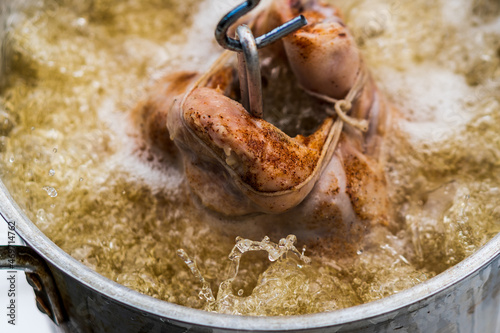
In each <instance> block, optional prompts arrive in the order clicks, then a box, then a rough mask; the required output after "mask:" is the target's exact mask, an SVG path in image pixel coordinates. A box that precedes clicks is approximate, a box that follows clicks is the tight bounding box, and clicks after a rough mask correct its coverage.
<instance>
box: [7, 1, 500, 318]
mask: <svg viewBox="0 0 500 333" xmlns="http://www.w3.org/2000/svg"><path fill="white" fill-rule="evenodd" d="M237 3H238V1H235V2H233V1H227V2H220V1H208V0H207V1H195V0H188V1H186V0H182V1H181V0H164V1H160V0H146V1H135V0H130V1H126V2H123V1H117V0H94V1H90V2H80V1H74V0H65V1H57V2H56V1H51V0H38V1H31V2H29V3H28V2H26V3H24V2H17V1H16V2H15V4H12V6H14V5H15V6H18V7H19V8H18V10H19V12H18V13H17V14H16V15H12V16H11V17H10V19H9V20H8V22H9V26H8V30H7V31H8V33H7V34H6V36H5V37H4V38H3V40H2V62H3V63H4V64H6V65H7V66H3V67H2V73H1V74H2V75H1V76H2V82H1V84H2V85H1V87H0V164H1V169H0V173H1V177H2V180H3V181H4V183H5V184H6V186H7V187H8V188H9V190H10V191H11V193H12V195H13V197H14V198H15V199H16V201H17V202H18V203H19V205H20V206H21V207H22V208H23V209H24V211H25V212H26V214H27V215H28V216H29V217H30V218H31V219H32V220H33V221H34V222H35V224H36V225H37V226H38V227H39V228H40V229H41V230H42V231H43V232H44V233H45V234H46V235H47V236H48V237H49V238H50V239H51V240H53V241H54V242H55V243H56V244H57V245H58V246H60V247H61V248H62V249H63V250H64V251H66V252H67V253H69V254H70V255H71V256H73V257H74V258H75V259H77V260H80V261H81V262H83V263H84V264H85V265H87V266H89V267H91V268H92V269H94V270H96V271H97V272H99V273H100V274H102V275H104V276H106V277H108V278H110V279H111V280H114V281H117V282H118V283H121V284H123V285H125V286H127V287H130V288H133V289H136V290H138V291H140V292H142V293H144V294H147V295H151V296H153V297H156V298H159V299H162V300H166V301H169V302H173V303H177V304H181V305H186V306H190V307H194V308H199V309H207V310H210V311H218V312H224V313H232V314H246V315H294V314H305V313H314V312H322V311H331V310H335V309H340V308H345V307H349V306H353V305H357V304H361V303H365V302H369V301H372V300H376V299H379V298H382V297H385V296H388V295H391V294H394V293H397V292H399V291H401V290H404V289H407V288H409V287H412V286H414V285H416V284H418V283H420V282H422V281H425V280H427V279H429V278H431V277H433V276H435V275H436V274H439V273H440V272H442V271H444V270H445V269H447V268H448V267H451V266H452V265H455V264H456V263H458V262H460V261H461V260H463V259H464V258H465V257H467V256H469V255H470V254H472V253H473V252H474V251H475V250H476V249H477V248H478V247H480V246H481V245H483V244H484V243H485V242H486V241H488V240H489V239H490V238H491V237H492V236H493V235H495V234H496V233H498V232H499V231H500V209H499V208H498V202H499V196H500V180H499V175H500V172H499V168H500V162H499V161H500V140H499V138H498V134H497V133H499V132H500V119H499V118H500V66H499V64H500V9H499V6H498V3H497V1H495V0H460V1H453V2H452V1H445V0H441V1H435V0H433V1H431V0H413V1H406V0H404V1H403V0H370V1H368V0H338V1H335V4H336V5H338V6H339V7H340V8H341V9H342V10H343V11H344V14H345V17H346V23H347V24H348V26H349V27H350V28H351V29H352V31H353V33H354V35H355V36H356V39H357V42H358V44H359V46H360V48H361V50H362V53H363V55H364V58H365V61H366V63H367V65H368V67H369V68H370V70H371V71H372V73H373V74H374V76H375V78H376V81H377V84H378V85H379V87H381V89H382V90H383V91H385V93H386V95H387V96H388V98H389V99H390V100H391V102H392V103H393V104H394V105H395V106H396V107H397V108H398V109H399V113H398V115H397V116H396V117H395V119H394V121H393V122H394V124H393V128H392V129H391V132H390V133H389V134H388V136H387V143H386V152H385V159H386V162H385V169H386V175H387V179H388V182H389V185H390V186H389V189H390V197H391V201H392V202H393V205H394V207H395V208H396V211H397V216H396V221H395V222H396V224H397V225H398V228H397V230H387V229H384V228H374V229H373V230H372V231H371V232H370V233H369V234H368V235H367V239H366V240H365V243H364V247H363V249H362V250H360V251H359V252H358V254H357V256H356V258H352V260H348V261H338V260H336V258H327V257H319V256H310V257H311V263H310V264H307V265H305V264H304V263H303V262H302V261H301V260H299V259H297V258H296V257H294V256H288V257H285V256H281V257H279V258H278V259H277V260H276V261H274V262H270V261H269V260H268V256H267V255H266V254H265V253H263V252H251V253H245V254H244V255H242V256H241V258H240V259H239V260H240V261H239V266H238V274H237V276H235V277H234V276H233V278H232V279H230V283H229V284H228V283H227V277H228V273H227V270H229V271H230V270H231V264H230V263H229V264H228V260H227V258H228V254H230V253H231V249H232V248H233V246H234V239H229V238H228V237H226V236H224V235H220V234H217V233H214V232H213V230H211V228H210V227H208V226H207V225H206V224H205V223H204V222H203V221H204V212H202V211H200V210H199V209H195V208H193V207H194V206H193V203H192V201H191V199H190V195H189V191H188V190H187V188H186V185H185V182H184V181H183V175H182V170H181V169H180V168H179V166H178V165H176V164H172V165H169V166H165V165H161V166H160V165H155V166H151V164H148V163H146V162H145V161H144V160H143V159H141V158H139V157H138V153H137V151H136V148H137V147H136V145H135V139H134V138H135V135H137V133H136V130H135V128H134V127H133V126H131V125H130V122H129V113H130V110H131V109H132V108H133V107H134V105H135V104H136V103H137V102H138V101H139V100H140V99H141V98H142V97H143V95H144V93H145V91H146V89H147V86H148V84H150V83H152V82H154V81H155V80H156V79H158V78H159V77H161V75H162V73H165V72H172V71H176V70H179V69H181V68H182V69H195V70H200V71H203V70H206V68H207V66H208V65H209V64H210V62H211V60H213V59H215V58H216V57H217V55H218V54H219V52H220V49H219V48H218V46H217V45H216V43H215V42H214V41H213V37H212V34H213V28H214V27H215V24H216V22H217V21H218V19H219V18H220V17H221V16H222V15H223V14H224V13H225V12H227V10H229V9H230V8H231V7H233V6H234V5H235V4H237ZM278 111H279V110H278ZM278 111H276V112H278ZM287 112H289V110H288V111H287ZM305 112H307V110H306V111H305ZM285 116H286V112H285ZM292 116H293V115H292ZM273 117H275V118H279V116H277V115H276V114H275V113H273ZM306 118H307V115H305V116H304V119H306ZM283 122H284V123H286V121H283ZM238 241H241V240H238ZM297 245H298V247H299V248H300V247H301V246H302V245H304V244H302V243H301V240H300V237H299V239H298V241H297ZM178 249H184V250H185V253H189V255H190V257H189V258H190V260H191V261H192V262H195V263H196V267H197V268H196V269H197V271H198V273H199V276H202V277H203V281H204V282H203V283H202V282H200V279H199V278H198V279H197V278H196V277H195V276H193V275H192V272H191V270H190V268H189V267H188V266H187V265H186V264H185V262H184V261H183V260H181V259H180V258H179V257H178V256H177V250H178ZM306 254H307V253H306ZM184 258H187V257H184ZM221 272H223V273H221ZM229 276H230V275H229ZM223 283H225V284H223ZM208 287H209V288H210V290H212V291H213V294H215V295H218V294H220V295H224V296H225V297H224V298H221V299H224V301H221V302H219V303H217V304H218V305H217V306H209V303H210V302H207V298H206V297H201V298H200V297H199V293H200V291H201V292H206V291H207V290H208V289H207V288H208ZM214 297H215V296H214ZM212 305H213V303H212Z"/></svg>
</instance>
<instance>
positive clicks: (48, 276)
mask: <svg viewBox="0 0 500 333" xmlns="http://www.w3.org/2000/svg"><path fill="white" fill-rule="evenodd" d="M0 269H9V270H22V271H25V272H26V280H27V281H28V283H29V284H30V286H31V287H33V290H34V291H35V299H36V305H37V307H38V310H40V311H41V312H43V313H45V314H46V315H48V316H49V317H50V318H51V319H52V321H53V322H54V323H55V324H56V325H60V324H61V323H63V322H64V321H65V315H64V311H63V308H62V306H61V304H62V302H61V298H60V296H59V292H58V291H57V288H56V285H55V283H54V278H53V277H52V273H51V272H50V270H49V267H48V266H47V264H46V263H45V261H44V260H43V259H42V258H41V257H40V255H38V253H36V252H35V251H34V250H33V249H32V248H30V247H28V246H18V245H3V246H0Z"/></svg>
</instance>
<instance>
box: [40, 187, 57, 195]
mask: <svg viewBox="0 0 500 333" xmlns="http://www.w3.org/2000/svg"><path fill="white" fill-rule="evenodd" d="M43 189H44V190H45V191H46V192H47V194H48V195H49V196H50V197H52V198H55V197H57V191H56V189H55V188H53V187H50V186H44V187H43Z"/></svg>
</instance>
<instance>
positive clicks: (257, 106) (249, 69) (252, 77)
mask: <svg viewBox="0 0 500 333" xmlns="http://www.w3.org/2000/svg"><path fill="white" fill-rule="evenodd" d="M259 2H260V0H247V1H246V2H244V3H242V4H240V5H239V6H238V7H236V8H234V9H233V10H232V11H230V12H229V13H227V14H226V15H225V16H224V17H223V18H222V19H221V20H220V21H219V24H218V25H217V28H216V29H215V39H216V40H217V42H218V43H219V44H220V45H221V46H222V47H223V48H225V49H228V50H231V51H235V52H238V72H239V80H240V90H241V100H242V104H243V107H244V108H245V109H246V110H247V111H248V112H250V114H252V115H253V116H255V117H259V118H262V116H263V105H262V83H261V73H260V64H259V53H258V51H257V50H258V49H260V48H262V47H265V46H267V45H269V44H271V43H273V42H275V41H277V40H279V39H280V38H283V37H284V36H286V35H288V34H289V33H291V32H294V31H295V30H297V29H300V28H301V27H303V26H304V25H306V24H307V20H306V18H305V17H304V16H302V15H300V16H298V17H296V18H294V19H292V20H290V21H288V22H286V23H284V24H283V25H281V26H279V27H277V28H275V29H273V30H272V31H270V32H268V33H266V34H264V35H262V36H260V37H257V38H255V37H254V36H253V34H252V31H251V30H250V28H248V27H247V26H246V25H240V26H239V27H238V28H237V29H236V35H237V36H238V39H234V38H231V37H228V36H227V30H228V29H229V28H230V27H231V25H233V24H234V23H236V21H238V19H240V18H241V17H242V16H244V15H245V14H247V13H248V12H250V11H251V10H252V9H254V8H255V7H256V6H257V5H258V4H259Z"/></svg>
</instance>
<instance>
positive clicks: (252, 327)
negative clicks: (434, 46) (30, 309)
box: [0, 183, 500, 333]
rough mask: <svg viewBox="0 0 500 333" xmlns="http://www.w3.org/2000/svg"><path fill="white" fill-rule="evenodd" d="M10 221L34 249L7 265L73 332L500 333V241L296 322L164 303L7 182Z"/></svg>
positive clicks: (1, 260) (2, 201)
mask: <svg viewBox="0 0 500 333" xmlns="http://www.w3.org/2000/svg"><path fill="white" fill-rule="evenodd" d="M0 207H1V208H2V217H3V218H4V220H5V221H6V222H9V223H10V225H11V226H13V225H14V224H15V230H16V232H17V233H18V234H19V236H21V237H22V238H23V239H24V240H25V242H26V243H27V244H28V246H29V247H13V246H11V247H9V246H4V247H0V267H2V268H6V269H10V268H11V264H12V262H9V261H8V259H9V258H14V261H15V263H14V264H13V266H15V268H16V269H24V270H26V271H27V272H29V274H27V277H28V281H30V282H31V285H32V286H34V289H35V292H36V295H37V302H38V305H39V308H40V309H41V310H42V311H45V312H46V313H47V314H48V315H49V316H50V317H51V318H52V319H53V320H54V322H56V323H57V324H58V325H59V326H60V327H61V328H62V329H63V330H66V331H69V332H179V333H180V332H234V331H260V332H265V331H268V332H269V331H285V330H286V331H307V332H426V333H427V332H478V333H483V332H492V333H493V332H500V316H499V314H500V235H497V236H496V237H495V238H494V239H492V240H491V241H490V242H489V243H488V244H486V245H485V246H483V247H482V248H481V249H480V250H478V251H477V252H476V253H475V254H474V255H472V256H470V257H469V258H467V259H465V260H464V261H462V262H461V263H459V264H458V265H456V266H454V267H452V268H450V269H448V270H447V271H445V272H444V273H442V274H440V275H438V276H436V277H435V278H433V279H430V280H428V281H426V282H424V283H422V284H420V285H418V286H416V287H413V288H411V289H408V290H405V291H403V292H400V293H398V294H395V295H393V296H390V297H387V298H384V299H381V300H379V301H375V302H371V303H368V304H364V305H359V306H355V307H352V308H348V309H343V310H338V311H333V312H328V313H318V314H312V315H304V316H291V317H245V316H231V315H222V314H215V313H209V312H205V311H200V310H195V309H190V308H186V307H183V306H179V305H176V304H171V303H168V302H164V301H160V300H157V299H155V298H152V297H150V296H146V295H142V294H140V293H138V292H136V291H134V290H131V289H128V288H126V287H124V286H122V285H119V284H117V283H116V282H113V281H111V280H109V279H107V278H105V277H103V276H101V275H99V274H98V273H96V272H95V271H93V270H91V269H89V268H87V267H86V266H84V265H83V264H82V263H80V262H78V261H77V260H75V259H73V258H72V257H70V256H69V255H68V254H66V253H65V252H64V251H63V250H61V249H60V248H59V247H57V246H56V245H55V244H54V243H52V242H51V241H50V240H49V239H48V238H47V237H46V236H45V235H44V234H43V233H42V232H40V230H38V228H37V227H36V226H35V225H34V224H33V223H32V222H31V221H30V220H29V219H28V218H27V217H26V215H25V214H24V213H23V212H22V210H21V209H20V208H19V207H18V206H17V204H16V203H15V202H14V200H13V199H12V197H11V196H10V195H9V193H8V191H7V189H6V188H5V186H4V185H3V184H1V183H0Z"/></svg>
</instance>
